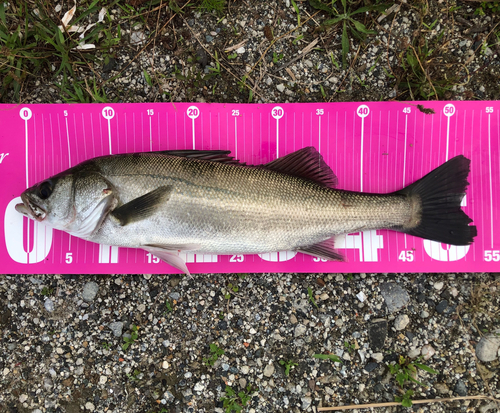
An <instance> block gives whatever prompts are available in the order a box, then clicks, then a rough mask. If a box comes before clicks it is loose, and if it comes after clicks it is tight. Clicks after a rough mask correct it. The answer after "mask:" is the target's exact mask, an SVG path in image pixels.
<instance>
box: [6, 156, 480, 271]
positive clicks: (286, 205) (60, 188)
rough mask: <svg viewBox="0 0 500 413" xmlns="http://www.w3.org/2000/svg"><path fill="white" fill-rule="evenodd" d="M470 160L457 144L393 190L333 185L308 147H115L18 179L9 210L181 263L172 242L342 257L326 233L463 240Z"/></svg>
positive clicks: (467, 229)
mask: <svg viewBox="0 0 500 413" xmlns="http://www.w3.org/2000/svg"><path fill="white" fill-rule="evenodd" d="M469 168H470V161H469V160H468V159H467V158H465V157H464V156H461V155H460V156H457V157H455V158H453V159H451V160H449V161H448V162H446V163H445V164H443V165H441V166H440V167H438V168H436V169H435V170H433V171H432V172H430V173H429V174H428V175H426V176H425V177H423V178H422V179H420V180H418V181H417V182H415V183H413V184H412V185H409V186H408V187H406V188H404V189H402V190H400V191H397V192H393V193H389V194H371V193H361V192H351V191H344V190H338V189H335V185H336V182H337V179H336V177H335V175H334V174H333V172H332V170H331V169H330V168H329V167H328V165H327V164H326V163H325V162H324V160H323V158H322V156H321V155H320V154H319V153H318V152H317V151H316V150H315V149H314V148H312V147H307V148H304V149H301V150H299V151H297V152H293V153H291V154H289V155H286V156H284V157H282V158H279V159H277V160H275V161H273V162H270V163H267V164H265V165H259V166H248V165H245V164H241V163H239V162H238V161H236V160H234V159H233V158H232V157H230V156H229V151H163V152H148V153H134V154H122V155H111V156H103V157H98V158H94V159H90V160H88V161H85V162H83V163H81V164H79V165H77V166H75V167H73V168H71V169H68V170H66V171H64V172H61V173H59V174H57V175H55V176H53V177H51V178H49V179H46V180H44V181H42V182H40V183H38V184H36V185H34V186H32V187H31V188H28V189H27V190H26V191H24V192H23V193H22V195H21V199H22V201H23V203H22V204H18V205H17V206H16V209H17V211H18V212H20V213H22V214H24V215H26V216H27V217H29V218H31V219H34V220H36V221H40V222H41V221H43V222H45V223H46V224H47V225H49V226H52V227H53V228H56V229H59V230H62V231H66V232H68V233H69V234H71V235H74V236H76V237H80V238H83V239H85V240H88V241H93V242H97V243H101V244H107V245H117V246H122V247H131V248H142V249H144V250H146V251H148V252H150V253H152V254H154V255H155V256H157V257H158V258H161V259H162V260H164V261H165V262H167V263H168V264H170V265H172V266H174V267H175V268H178V269H179V270H181V271H183V272H184V273H186V274H189V271H188V269H187V267H186V264H185V263H184V261H183V260H182V259H181V258H180V257H179V252H181V251H182V252H194V253H214V254H255V253H265V252H273V251H284V250H292V251H299V252H302V253H305V254H310V255H314V256H317V257H321V258H326V259H329V260H342V256H341V255H340V254H339V253H338V252H337V251H336V250H335V245H334V242H333V237H334V236H335V235H338V234H343V233H351V232H358V231H363V230H370V229H391V230H395V231H399V232H404V233H407V234H411V235H415V236H418V237H421V238H426V239H430V240H434V241H438V242H443V243H447V244H454V245H467V244H470V243H472V241H473V238H474V237H475V236H476V235H477V230H476V227H475V226H471V225H469V223H470V222H472V220H471V219H470V218H469V217H468V216H467V215H466V214H465V213H464V212H463V211H462V210H461V208H460V203H461V200H462V198H463V196H464V195H465V189H466V187H467V185H468V182H467V177H468V175H469V170H470V169H469Z"/></svg>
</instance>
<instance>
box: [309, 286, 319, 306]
mask: <svg viewBox="0 0 500 413" xmlns="http://www.w3.org/2000/svg"><path fill="white" fill-rule="evenodd" d="M307 295H308V296H309V301H310V302H311V303H312V304H313V305H314V306H315V307H316V308H319V307H318V304H316V300H315V299H314V296H313V291H312V288H311V287H307Z"/></svg>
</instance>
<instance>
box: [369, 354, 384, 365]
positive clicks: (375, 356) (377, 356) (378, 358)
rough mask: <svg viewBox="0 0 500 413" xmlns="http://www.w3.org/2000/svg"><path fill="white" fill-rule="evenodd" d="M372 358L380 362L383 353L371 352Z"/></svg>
mask: <svg viewBox="0 0 500 413" xmlns="http://www.w3.org/2000/svg"><path fill="white" fill-rule="evenodd" d="M372 359H373V360H375V361H378V362H379V363H380V362H381V361H382V360H383V359H384V355H383V354H382V353H373V354H372Z"/></svg>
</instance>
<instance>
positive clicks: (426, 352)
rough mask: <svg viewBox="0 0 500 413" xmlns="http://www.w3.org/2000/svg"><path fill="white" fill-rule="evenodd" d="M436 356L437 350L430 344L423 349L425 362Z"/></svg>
mask: <svg viewBox="0 0 500 413" xmlns="http://www.w3.org/2000/svg"><path fill="white" fill-rule="evenodd" d="M434 354H436V350H434V347H432V346H431V345H430V344H426V345H425V346H423V347H422V356H423V358H424V360H429V359H430V358H431V357H432V356H433V355H434Z"/></svg>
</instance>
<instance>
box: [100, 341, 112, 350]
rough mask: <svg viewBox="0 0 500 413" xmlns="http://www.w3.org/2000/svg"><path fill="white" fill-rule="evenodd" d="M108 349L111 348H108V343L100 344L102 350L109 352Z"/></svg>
mask: <svg viewBox="0 0 500 413" xmlns="http://www.w3.org/2000/svg"><path fill="white" fill-rule="evenodd" d="M110 347H111V346H110V344H109V343H107V342H106V341H103V343H102V348H103V349H104V350H109V348H110Z"/></svg>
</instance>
